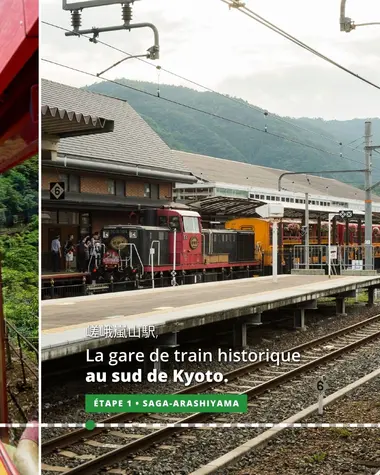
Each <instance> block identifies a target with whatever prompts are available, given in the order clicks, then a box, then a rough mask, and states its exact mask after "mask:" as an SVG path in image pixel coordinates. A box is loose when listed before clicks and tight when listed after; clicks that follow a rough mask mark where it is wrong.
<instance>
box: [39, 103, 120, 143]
mask: <svg viewBox="0 0 380 475" xmlns="http://www.w3.org/2000/svg"><path fill="white" fill-rule="evenodd" d="M41 117H42V131H43V134H44V135H48V136H53V137H54V136H56V137H60V138H64V137H77V136H79V135H88V134H96V133H105V132H112V131H113V129H114V121H113V120H109V119H104V118H102V117H98V116H95V115H85V114H82V113H80V112H75V111H71V110H66V109H59V108H58V107H53V106H49V105H44V106H42V107H41Z"/></svg>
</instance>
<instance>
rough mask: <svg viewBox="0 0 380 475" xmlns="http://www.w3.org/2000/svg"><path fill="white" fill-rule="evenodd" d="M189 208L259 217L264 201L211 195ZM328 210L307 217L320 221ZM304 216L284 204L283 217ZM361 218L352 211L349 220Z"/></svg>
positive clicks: (378, 219) (379, 220)
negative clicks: (258, 211) (259, 208)
mask: <svg viewBox="0 0 380 475" xmlns="http://www.w3.org/2000/svg"><path fill="white" fill-rule="evenodd" d="M186 204H187V205H188V206H189V207H190V208H193V209H195V210H197V211H198V212H199V213H200V214H201V215H202V216H203V217H209V216H213V217H215V218H229V219H231V218H233V217H247V218H261V216H260V215H259V214H258V213H257V212H256V208H258V207H260V206H263V205H265V204H266V203H264V202H262V201H260V200H253V199H246V198H232V197H226V196H212V197H210V198H204V199H202V200H199V201H196V202H194V201H192V202H187V203H186ZM338 212H339V210H338V209H337V211H336V220H337V221H338V222H344V220H343V219H342V218H341V217H340V216H339V215H338ZM328 214H329V213H328V212H327V211H324V210H323V211H321V210H315V211H313V210H310V211H309V219H310V220H317V219H318V218H320V219H321V221H327V220H328ZM304 216H305V209H304V208H303V209H302V208H300V209H294V208H290V207H286V205H285V206H284V218H283V219H285V220H286V219H299V220H302V219H303V218H304ZM358 220H361V222H362V223H364V213H354V215H353V217H352V218H351V219H350V222H352V223H357V222H358ZM372 220H373V224H380V213H373V216H372Z"/></svg>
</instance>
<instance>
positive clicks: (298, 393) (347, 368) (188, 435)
mask: <svg viewBox="0 0 380 475" xmlns="http://www.w3.org/2000/svg"><path fill="white" fill-rule="evenodd" d="M378 310H379V309H378V308H374V309H367V308H365V307H362V306H355V307H352V308H350V309H349V310H348V311H349V312H350V313H349V316H348V317H340V318H336V317H331V318H328V317H326V318H325V319H324V320H322V321H321V316H320V314H321V313H325V316H326V314H327V315H328V314H329V313H330V314H331V307H326V308H325V309H320V310H319V311H318V314H319V316H318V314H317V313H316V312H314V317H312V318H310V316H308V325H309V328H308V331H306V332H292V333H289V332H288V331H287V332H285V331H283V332H282V335H281V334H279V333H281V332H278V331H277V332H276V337H273V335H272V340H265V341H261V342H260V345H258V344H256V345H255V347H254V348H255V349H256V350H257V349H266V348H268V349H270V350H271V349H273V350H276V351H281V350H283V349H286V348H290V347H292V346H296V345H298V344H301V343H304V342H306V341H309V340H311V339H314V338H316V337H318V336H321V335H322V334H325V333H327V332H332V331H334V330H338V329H339V328H342V327H346V326H348V325H350V324H354V323H356V322H358V321H361V320H363V319H365V318H368V317H369V316H371V315H375V314H377V313H378ZM285 336H286V338H285ZM379 364H380V355H379V351H378V342H377V343H376V344H373V345H371V346H370V347H366V348H365V349H361V350H357V351H356V352H355V356H351V357H350V358H347V359H343V358H342V359H340V360H337V361H336V362H334V363H330V364H329V365H326V367H325V368H323V369H322V368H320V369H319V370H318V371H313V372H310V373H309V375H308V376H307V377H305V376H304V377H301V378H299V379H297V380H294V381H292V383H288V385H287V386H286V387H285V388H282V389H281V390H274V391H272V392H270V393H269V392H268V393H266V394H265V395H263V396H262V397H260V398H259V399H258V400H257V401H252V403H253V406H251V407H250V408H249V412H248V414H244V415H241V414H240V415H227V414H224V415H221V416H218V417H217V418H215V419H214V422H218V421H220V422H247V421H251V422H280V421H282V420H284V419H286V418H287V417H289V416H290V415H292V414H293V413H295V412H297V411H299V410H301V409H303V408H304V407H306V406H308V405H310V404H312V403H314V402H316V396H315V391H314V389H313V388H312V386H311V381H312V380H314V379H315V378H316V377H317V376H319V375H320V374H321V373H324V374H326V375H327V377H328V381H329V385H330V392H334V391H336V390H337V389H339V388H341V387H343V386H345V385H347V384H349V383H350V382H352V381H354V380H356V379H358V378H360V377H362V376H363V375H365V374H367V373H368V372H370V371H372V370H374V369H377V368H378V367H379ZM187 366H189V367H190V366H193V367H194V366H196V365H186V367H187ZM235 367H236V366H234V368H235ZM198 369H199V367H198ZM228 369H231V368H228ZM308 380H310V381H308ZM73 387H75V385H73ZM175 389H177V390H178V389H180V388H178V387H177V388H175ZM175 389H171V388H167V387H166V391H163V389H162V388H161V387H157V386H156V387H155V392H171V391H173V390H175ZM86 391H87V392H90V391H89V390H88V387H86ZM145 391H146V392H153V391H152V388H151V387H150V388H149V389H148V388H143V387H142V385H139V386H138V392H140V393H141V392H145ZM78 392H79V391H78ZM78 392H77V394H78ZM91 392H105V391H104V388H103V389H100V390H99V389H98V390H96V391H95V390H94V391H91ZM109 392H117V391H109ZM123 392H124V393H128V392H132V391H130V388H128V387H126V385H124V387H123ZM82 394H83V393H82ZM78 402H79V399H78ZM70 404H71V405H72V403H70ZM60 407H61V406H55V407H51V410H50V411H49V408H48V409H47V412H48V413H49V412H50V416H52V414H51V412H54V413H55V416H54V418H53V421H56V420H57V418H58V417H57V412H58V411H59V412H58V414H59V420H60V421H62V417H61V411H62V409H63V407H62V409H60ZM82 408H83V403H81V404H80V406H79V408H78V409H79V411H80V412H78V413H77V414H78V415H77V416H75V415H74V413H73V408H71V409H70V411H69V414H67V408H66V407H65V409H66V411H65V414H62V416H63V418H67V419H66V420H73V419H76V420H77V421H78V420H86V419H87V418H88V416H86V414H85V413H84V411H83V409H82ZM62 412H63V411H62ZM104 417H105V415H104V414H103V415H101V418H104ZM44 420H45V422H47V421H48V420H47V419H46V409H45V417H44ZM226 431H228V436H227V437H226ZM44 432H45V431H44ZM260 432H262V430H260V429H259V430H257V429H238V430H235V429H223V430H215V429H213V430H212V431H210V430H204V429H200V430H194V429H193V430H187V431H184V432H183V433H182V434H180V435H177V436H174V437H173V438H171V439H170V440H167V441H165V442H164V444H165V445H161V446H159V447H157V448H155V449H151V450H150V451H147V452H144V453H143V454H142V453H141V454H137V457H135V458H134V459H131V460H128V461H127V460H126V461H124V462H123V463H121V464H119V467H120V469H122V470H127V471H126V473H127V474H136V475H145V474H157V475H159V474H173V475H174V474H175V475H177V474H189V473H190V472H191V471H193V470H195V469H196V468H198V467H199V466H201V465H203V464H204V463H207V462H208V461H210V460H212V459H214V458H216V457H218V456H220V455H221V454H222V453H225V452H227V451H229V450H231V449H233V448H235V447H236V446H238V445H240V444H241V443H243V442H245V441H246V440H248V439H250V438H252V437H254V436H255V435H257V434H259V433H260ZM128 433H131V431H130V430H128ZM135 433H139V434H143V433H146V431H144V430H143V429H136V431H135ZM45 435H46V436H47V431H46V433H45ZM51 436H52V431H49V437H51ZM97 440H101V441H102V442H106V443H113V444H119V445H120V444H121V443H123V440H122V439H120V437H114V436H113V435H106V436H102V438H101V439H97ZM97 450H98V452H97V453H98V454H99V455H100V454H101V453H103V452H104V449H94V447H90V446H88V445H86V444H77V445H76V446H75V453H76V454H80V455H84V454H95V452H96V451H97ZM157 452H158V454H157ZM142 455H143V456H144V457H148V459H145V460H141V459H139V456H142ZM58 457H59V456H58ZM44 462H45V463H47V464H48V463H51V464H55V463H57V464H59V463H60V464H61V465H67V466H68V465H70V466H74V465H76V464H77V463H78V462H75V461H71V460H67V459H66V458H65V459H63V458H62V457H59V459H57V455H51V456H49V457H46V459H44ZM45 473H48V472H45ZM279 473H280V472H279ZM285 473H287V472H285Z"/></svg>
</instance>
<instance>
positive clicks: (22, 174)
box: [0, 157, 38, 337]
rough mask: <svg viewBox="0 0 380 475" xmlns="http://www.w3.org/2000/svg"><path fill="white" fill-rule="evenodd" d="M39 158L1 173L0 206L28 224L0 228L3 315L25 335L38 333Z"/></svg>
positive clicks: (32, 335) (34, 335)
mask: <svg viewBox="0 0 380 475" xmlns="http://www.w3.org/2000/svg"><path fill="white" fill-rule="evenodd" d="M37 208H38V159H37V157H34V158H32V159H31V160H28V161H27V162H25V163H23V164H22V165H19V166H18V167H16V168H14V169H13V170H10V171H9V172H7V173H5V174H4V175H1V176H0V209H7V210H8V211H9V212H10V213H11V214H18V213H23V215H24V216H25V217H26V218H27V220H28V221H29V222H28V224H22V226H21V227H20V226H18V227H17V230H16V229H15V228H14V227H8V228H2V229H0V233H1V234H0V253H1V256H2V280H3V297H4V312H5V317H6V318H7V319H8V320H9V321H11V322H12V323H14V324H15V325H16V327H17V328H18V329H19V330H20V331H21V332H22V333H23V334H24V335H25V336H26V337H37V336H38V216H37Z"/></svg>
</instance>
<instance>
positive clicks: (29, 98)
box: [0, 0, 39, 473]
mask: <svg viewBox="0 0 380 475" xmlns="http://www.w3.org/2000/svg"><path fill="white" fill-rule="evenodd" d="M38 116H39V104H38V0H1V1H0V173H4V172H5V171H7V170H9V169H10V168H13V167H15V166H16V165H18V164H19V163H21V162H23V161H24V160H27V159H28V158H30V157H32V156H33V155H35V154H36V153H37V152H38ZM0 272H1V270H0ZM4 339H5V322H4V315H3V299H2V284H1V275H0V422H2V423H4V422H8V407H7V388H6V360H5V349H4V346H5V345H4ZM0 438H1V439H2V440H3V441H7V438H8V431H7V430H6V429H3V430H0ZM2 449H4V447H2V446H1V445H0V457H1V458H2V460H5V462H7V458H6V453H3V450H2ZM4 450H5V449H4ZM9 473H17V472H14V471H13V470H12V468H11V466H10V467H9Z"/></svg>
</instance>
